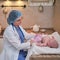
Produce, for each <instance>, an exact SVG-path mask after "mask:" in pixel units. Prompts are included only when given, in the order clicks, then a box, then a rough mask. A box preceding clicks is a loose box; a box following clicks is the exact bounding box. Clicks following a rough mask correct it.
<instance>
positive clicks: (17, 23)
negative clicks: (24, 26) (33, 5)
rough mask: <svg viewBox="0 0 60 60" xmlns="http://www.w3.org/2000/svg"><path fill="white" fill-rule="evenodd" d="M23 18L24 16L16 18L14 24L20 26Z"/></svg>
mask: <svg viewBox="0 0 60 60" xmlns="http://www.w3.org/2000/svg"><path fill="white" fill-rule="evenodd" d="M22 19H23V17H20V19H19V20H16V21H15V22H14V25H15V26H19V25H20V24H21V21H22Z"/></svg>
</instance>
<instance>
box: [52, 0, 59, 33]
mask: <svg viewBox="0 0 60 60" xmlns="http://www.w3.org/2000/svg"><path fill="white" fill-rule="evenodd" d="M53 26H54V27H53V28H54V29H55V30H56V31H58V32H59V33H60V0H56V4H55V8H54V18H53Z"/></svg>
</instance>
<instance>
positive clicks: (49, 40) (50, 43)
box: [45, 36, 58, 48]
mask: <svg viewBox="0 0 60 60" xmlns="http://www.w3.org/2000/svg"><path fill="white" fill-rule="evenodd" d="M46 38H47V39H46ZM46 38H45V39H46V40H47V46H49V47H50V48H58V42H57V41H56V39H55V38H54V37H53V36H51V37H49V36H47V37H46Z"/></svg>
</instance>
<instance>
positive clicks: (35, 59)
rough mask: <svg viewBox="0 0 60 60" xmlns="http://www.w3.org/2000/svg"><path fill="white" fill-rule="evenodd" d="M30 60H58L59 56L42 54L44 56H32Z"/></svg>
mask: <svg viewBox="0 0 60 60" xmlns="http://www.w3.org/2000/svg"><path fill="white" fill-rule="evenodd" d="M30 60H60V55H54V54H50V55H47V54H44V55H32V56H31V57H30Z"/></svg>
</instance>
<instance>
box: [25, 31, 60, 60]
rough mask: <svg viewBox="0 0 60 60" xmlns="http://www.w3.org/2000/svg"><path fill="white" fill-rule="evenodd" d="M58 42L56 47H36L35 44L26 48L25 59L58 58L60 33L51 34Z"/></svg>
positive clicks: (43, 59) (47, 59)
mask: <svg viewBox="0 0 60 60" xmlns="http://www.w3.org/2000/svg"><path fill="white" fill-rule="evenodd" d="M52 35H53V36H54V37H55V38H56V39H57V42H58V44H59V47H58V48H49V47H38V46H36V45H35V44H33V46H32V47H31V48H30V49H29V50H28V54H27V57H26V60H60V35H59V34H58V33H57V32H54V33H53V34H52Z"/></svg>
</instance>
